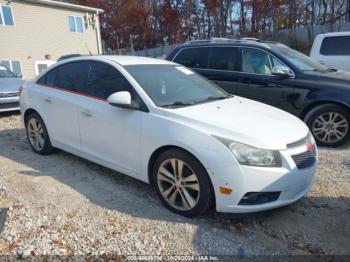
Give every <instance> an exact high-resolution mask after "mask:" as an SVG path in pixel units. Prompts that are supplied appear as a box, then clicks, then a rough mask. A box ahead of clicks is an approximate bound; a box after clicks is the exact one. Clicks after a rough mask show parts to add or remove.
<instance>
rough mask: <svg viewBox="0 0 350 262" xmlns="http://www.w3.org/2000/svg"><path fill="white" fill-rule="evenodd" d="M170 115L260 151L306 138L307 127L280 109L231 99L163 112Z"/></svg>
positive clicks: (240, 98)
mask: <svg viewBox="0 0 350 262" xmlns="http://www.w3.org/2000/svg"><path fill="white" fill-rule="evenodd" d="M167 111H168V113H170V116H172V117H173V118H175V119H176V120H178V121H181V122H183V123H186V124H187V125H190V126H193V127H195V128H197V129H200V130H201V131H202V132H206V133H208V134H209V135H214V136H220V137H223V138H227V139H231V140H233V141H236V142H240V143H244V144H247V145H251V146H254V147H257V148H262V149H272V150H282V149H286V148H287V144H289V143H292V142H296V141H298V140H300V139H302V138H304V137H306V136H307V134H308V132H309V129H308V127H307V126H306V125H305V124H304V123H303V122H302V121H301V120H299V119H298V118H296V117H295V116H293V115H291V114H289V113H287V112H285V111H282V110H280V109H277V108H274V107H271V106H268V105H265V104H262V103H259V102H255V101H253V100H250V99H245V98H242V97H238V96H235V97H233V98H230V99H225V100H220V101H215V102H210V103H204V104H198V105H194V106H188V107H183V108H177V109H169V110H167Z"/></svg>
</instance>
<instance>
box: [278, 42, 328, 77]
mask: <svg viewBox="0 0 350 262" xmlns="http://www.w3.org/2000/svg"><path fill="white" fill-rule="evenodd" d="M277 51H278V52H279V53H280V54H281V55H283V56H284V57H285V58H286V59H287V60H288V61H289V62H290V63H292V64H293V65H294V66H295V67H297V68H298V69H299V70H300V71H320V72H326V71H327V69H328V68H327V67H325V66H323V65H321V64H320V63H319V62H317V61H316V60H314V59H312V58H310V57H308V56H306V55H304V54H302V53H300V52H297V51H295V50H293V49H291V48H288V47H278V48H277Z"/></svg>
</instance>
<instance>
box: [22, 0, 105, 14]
mask: <svg viewBox="0 0 350 262" xmlns="http://www.w3.org/2000/svg"><path fill="white" fill-rule="evenodd" d="M24 1H26V2H32V3H37V4H41V5H48V6H55V7H62V8H67V9H73V10H79V11H86V12H94V13H98V14H101V13H103V12H104V11H103V9H99V8H94V7H90V6H84V5H75V4H70V3H66V2H59V1H53V0H24Z"/></svg>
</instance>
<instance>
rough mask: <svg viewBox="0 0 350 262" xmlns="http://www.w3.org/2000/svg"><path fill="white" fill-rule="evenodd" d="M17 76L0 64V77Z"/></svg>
mask: <svg viewBox="0 0 350 262" xmlns="http://www.w3.org/2000/svg"><path fill="white" fill-rule="evenodd" d="M16 77H17V76H16V75H15V74H14V73H12V72H11V71H10V70H8V69H7V68H6V67H4V66H2V65H0V78H16Z"/></svg>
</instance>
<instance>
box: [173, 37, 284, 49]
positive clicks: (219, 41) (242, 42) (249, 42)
mask: <svg viewBox="0 0 350 262" xmlns="http://www.w3.org/2000/svg"><path fill="white" fill-rule="evenodd" d="M200 46H248V47H264V48H267V49H272V48H273V47H276V46H280V47H281V46H283V47H286V45H284V44H281V43H278V42H273V41H264V40H260V39H257V38H241V39H228V38H212V39H208V40H194V41H189V42H187V43H184V44H182V45H180V46H179V47H180V48H183V47H200Z"/></svg>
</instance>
